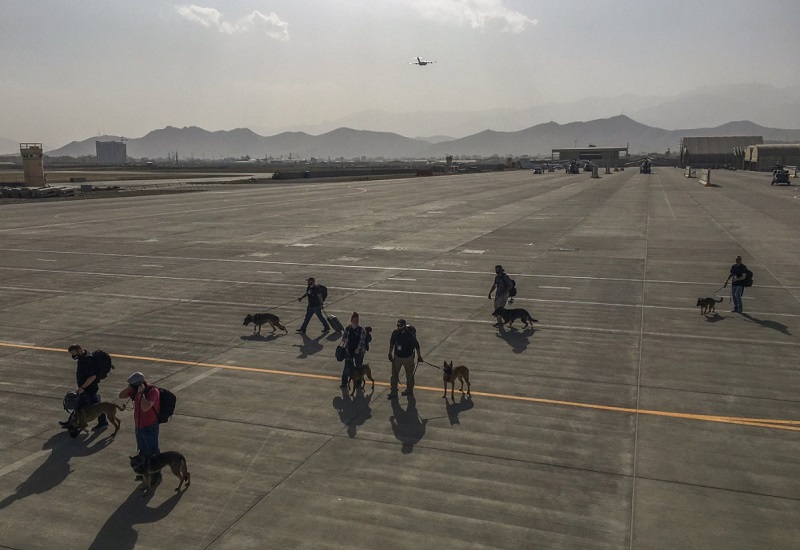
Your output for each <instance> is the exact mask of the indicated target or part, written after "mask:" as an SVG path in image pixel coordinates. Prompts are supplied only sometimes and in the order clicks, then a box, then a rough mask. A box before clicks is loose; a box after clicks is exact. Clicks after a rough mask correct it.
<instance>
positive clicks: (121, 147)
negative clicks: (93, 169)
mask: <svg viewBox="0 0 800 550" xmlns="http://www.w3.org/2000/svg"><path fill="white" fill-rule="evenodd" d="M94 145H95V149H96V150H97V163H98V164H103V165H106V166H108V165H111V166H114V165H119V164H125V163H126V162H127V160H128V146H127V145H125V142H122V141H95V142H94Z"/></svg>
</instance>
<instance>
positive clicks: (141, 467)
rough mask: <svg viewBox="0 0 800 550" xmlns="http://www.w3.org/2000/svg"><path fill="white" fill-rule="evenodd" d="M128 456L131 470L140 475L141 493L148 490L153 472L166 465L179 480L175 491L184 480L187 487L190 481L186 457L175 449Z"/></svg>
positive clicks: (144, 493) (145, 492)
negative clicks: (155, 453)
mask: <svg viewBox="0 0 800 550" xmlns="http://www.w3.org/2000/svg"><path fill="white" fill-rule="evenodd" d="M128 458H130V459H131V468H133V471H134V472H136V473H137V474H139V475H140V476H142V494H143V495H146V494H147V493H149V492H150V487H151V486H152V478H153V474H155V473H156V472H160V471H161V469H162V468H165V467H167V466H169V469H170V470H172V473H173V474H175V476H176V477H177V478H178V480H179V483H178V487H177V488H176V489H175V491H176V492H179V491H180V490H181V486H182V485H183V482H184V481H185V482H186V486H187V487H188V486H189V484H190V483H191V476H190V475H189V470H188V468H187V467H186V457H184V456H183V455H182V454H181V453H179V452H177V451H167V452H165V453H159V454H157V455H155V456H152V457H151V456H145V455H142V454H138V455H135V456H131V457H128Z"/></svg>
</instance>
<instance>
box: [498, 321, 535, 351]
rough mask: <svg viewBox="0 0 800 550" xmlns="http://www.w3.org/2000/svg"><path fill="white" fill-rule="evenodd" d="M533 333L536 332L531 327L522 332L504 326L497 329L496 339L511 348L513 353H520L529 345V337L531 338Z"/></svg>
mask: <svg viewBox="0 0 800 550" xmlns="http://www.w3.org/2000/svg"><path fill="white" fill-rule="evenodd" d="M535 332H536V330H535V329H534V328H532V327H528V328H526V329H523V330H517V329H515V328H513V327H512V328H510V329H508V328H506V327H505V326H504V325H500V326H499V327H497V337H498V338H500V339H501V340H503V341H504V342H505V343H506V344H508V345H509V346H511V350H512V351H513V352H514V353H522V352H524V351H525V350H526V349H528V346H529V345H530V343H531V341H530V336H533V334H534V333H535Z"/></svg>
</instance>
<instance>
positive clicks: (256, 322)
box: [242, 313, 289, 334]
mask: <svg viewBox="0 0 800 550" xmlns="http://www.w3.org/2000/svg"><path fill="white" fill-rule="evenodd" d="M250 323H253V334H256V329H258V334H261V325H264V324H267V323H269V326H271V327H272V332H271V333H270V334H275V329H278V328H279V329H281V330H282V331H283V332H285V333H286V334H289V331H288V330H286V327H285V326H283V325H282V324H281V320H280V319H279V318H278V316H277V315H273V314H272V313H255V314H253V315H248V316H247V317H245V318H244V322H243V323H242V325H244V326H247V325H249V324H250Z"/></svg>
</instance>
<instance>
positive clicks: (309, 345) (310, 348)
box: [295, 332, 327, 359]
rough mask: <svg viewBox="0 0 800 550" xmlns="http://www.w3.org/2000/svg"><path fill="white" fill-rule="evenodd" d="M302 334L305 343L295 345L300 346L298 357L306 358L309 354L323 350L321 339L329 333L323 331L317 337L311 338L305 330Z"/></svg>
mask: <svg viewBox="0 0 800 550" xmlns="http://www.w3.org/2000/svg"><path fill="white" fill-rule="evenodd" d="M300 336H302V337H303V343H302V344H300V345H299V346H298V345H296V344H295V347H298V348H300V355H298V356H297V357H298V358H300V359H304V358H306V357H308V356H309V355H314V354H315V353H318V352H320V351H322V348H323V346H322V342H321V340H322V339H323V338H325V337H326V336H327V333H325V332H323V333H322V334H320V335H319V336H317V337H316V338H309V337H308V335H306V334H305V333H304V332H303V333H300Z"/></svg>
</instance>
